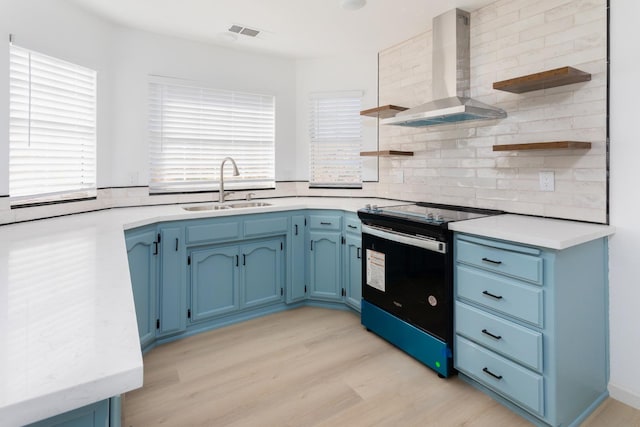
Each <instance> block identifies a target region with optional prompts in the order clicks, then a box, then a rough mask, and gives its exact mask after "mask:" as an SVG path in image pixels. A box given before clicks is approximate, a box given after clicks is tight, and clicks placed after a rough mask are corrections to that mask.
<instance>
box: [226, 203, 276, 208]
mask: <svg viewBox="0 0 640 427" xmlns="http://www.w3.org/2000/svg"><path fill="white" fill-rule="evenodd" d="M227 206H228V207H230V208H259V207H261V206H271V203H265V202H240V203H233V204H231V205H227Z"/></svg>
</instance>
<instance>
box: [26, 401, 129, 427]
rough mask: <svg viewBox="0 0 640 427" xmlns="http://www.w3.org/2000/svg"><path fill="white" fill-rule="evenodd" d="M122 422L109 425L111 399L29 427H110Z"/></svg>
mask: <svg viewBox="0 0 640 427" xmlns="http://www.w3.org/2000/svg"><path fill="white" fill-rule="evenodd" d="M119 421H120V420H118V421H117V422H115V421H114V423H111V424H110V423H109V399H106V400H102V401H100V402H96V403H92V404H90V405H87V406H83V407H82V408H78V409H74V410H73V411H69V412H65V413H63V414H60V415H56V416H55V417H51V418H47V419H46V420H42V421H38V422H36V423H33V424H29V425H28V426H27V427H109V426H110V425H111V426H116V425H117V426H119V425H120V422H119Z"/></svg>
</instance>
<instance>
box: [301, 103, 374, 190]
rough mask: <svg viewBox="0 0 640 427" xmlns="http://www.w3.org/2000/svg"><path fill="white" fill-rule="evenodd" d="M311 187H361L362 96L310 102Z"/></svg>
mask: <svg viewBox="0 0 640 427" xmlns="http://www.w3.org/2000/svg"><path fill="white" fill-rule="evenodd" d="M310 102H311V105H310V111H311V118H310V120H309V133H310V138H311V147H310V150H309V151H310V152H309V186H310V187H349V188H361V187H362V160H361V158H360V151H361V147H362V121H361V117H360V110H361V106H362V105H361V104H362V92H360V91H348V92H326V93H315V94H312V95H311V98H310Z"/></svg>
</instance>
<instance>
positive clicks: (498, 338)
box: [482, 329, 502, 340]
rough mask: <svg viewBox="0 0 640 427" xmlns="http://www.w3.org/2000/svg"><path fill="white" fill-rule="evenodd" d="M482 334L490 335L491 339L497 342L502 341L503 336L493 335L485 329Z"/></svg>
mask: <svg viewBox="0 0 640 427" xmlns="http://www.w3.org/2000/svg"><path fill="white" fill-rule="evenodd" d="M482 333H483V334H485V335H489V336H490V337H491V338H493V339H495V340H501V339H502V335H493V334H492V333H491V332H489V331H487V330H486V329H483V330H482Z"/></svg>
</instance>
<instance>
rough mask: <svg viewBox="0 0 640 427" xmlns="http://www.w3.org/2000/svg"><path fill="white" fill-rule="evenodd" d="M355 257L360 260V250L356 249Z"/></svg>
mask: <svg viewBox="0 0 640 427" xmlns="http://www.w3.org/2000/svg"><path fill="white" fill-rule="evenodd" d="M356 257H357V258H358V259H360V248H357V250H356Z"/></svg>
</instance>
